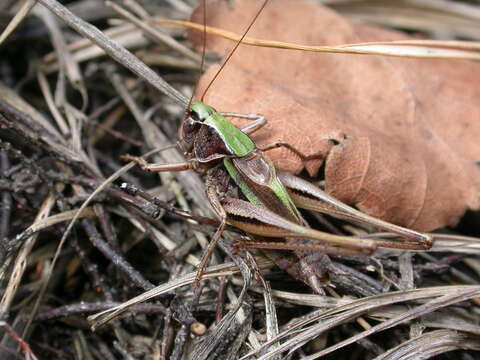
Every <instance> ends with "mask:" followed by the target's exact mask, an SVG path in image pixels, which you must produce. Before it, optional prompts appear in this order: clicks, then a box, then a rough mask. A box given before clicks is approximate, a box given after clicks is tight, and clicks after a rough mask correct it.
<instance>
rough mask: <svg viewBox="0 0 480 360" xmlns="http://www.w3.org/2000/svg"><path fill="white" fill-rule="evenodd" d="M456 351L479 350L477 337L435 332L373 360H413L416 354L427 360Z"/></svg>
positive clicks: (408, 342)
mask: <svg viewBox="0 0 480 360" xmlns="http://www.w3.org/2000/svg"><path fill="white" fill-rule="evenodd" d="M458 349H465V350H476V351H478V350H480V344H479V343H478V337H477V336H475V335H472V334H467V333H462V332H457V331H452V330H436V331H432V332H429V333H426V334H423V335H420V336H418V337H416V338H413V339H411V340H408V341H405V342H404V343H402V344H400V345H398V346H396V347H395V348H393V349H390V350H388V351H387V352H385V353H384V354H382V355H380V356H377V357H376V358H375V360H397V359H398V360H400V359H401V360H414V359H418V354H422V357H424V358H425V359H428V358H430V357H433V356H436V355H440V354H443V353H445V352H448V351H452V350H458Z"/></svg>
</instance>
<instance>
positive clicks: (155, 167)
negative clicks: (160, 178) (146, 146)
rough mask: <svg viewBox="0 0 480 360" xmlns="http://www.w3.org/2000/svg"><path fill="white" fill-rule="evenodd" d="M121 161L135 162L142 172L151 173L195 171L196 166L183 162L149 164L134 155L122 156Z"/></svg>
mask: <svg viewBox="0 0 480 360" xmlns="http://www.w3.org/2000/svg"><path fill="white" fill-rule="evenodd" d="M120 159H121V160H123V161H133V162H135V163H137V164H138V165H139V166H140V168H141V169H142V170H144V171H150V172H165V171H172V172H177V171H185V170H193V169H194V165H193V163H192V162H181V163H171V164H159V163H149V162H147V161H146V160H145V159H144V158H142V157H138V156H132V155H122V156H121V157H120Z"/></svg>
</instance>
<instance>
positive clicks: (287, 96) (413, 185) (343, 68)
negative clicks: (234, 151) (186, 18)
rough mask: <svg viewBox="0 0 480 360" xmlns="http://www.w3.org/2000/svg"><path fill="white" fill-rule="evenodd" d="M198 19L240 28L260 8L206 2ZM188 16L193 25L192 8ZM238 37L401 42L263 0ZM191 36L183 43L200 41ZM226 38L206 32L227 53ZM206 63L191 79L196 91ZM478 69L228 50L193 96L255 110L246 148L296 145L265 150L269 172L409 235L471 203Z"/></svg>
mask: <svg viewBox="0 0 480 360" xmlns="http://www.w3.org/2000/svg"><path fill="white" fill-rule="evenodd" d="M207 6H208V8H207V23H208V25H211V26H215V27H219V28H223V29H226V30H230V31H233V32H236V33H240V34H241V33H243V32H244V30H245V29H246V27H247V25H248V24H249V23H250V22H251V20H252V18H253V16H254V14H255V13H256V11H258V8H259V6H260V2H259V1H255V0H244V1H240V2H238V1H237V2H235V3H233V5H231V6H228V5H226V4H224V2H223V1H208V2H207ZM193 21H195V22H199V23H203V16H202V15H201V14H200V13H199V12H197V13H196V14H195V15H194V17H193ZM248 35H249V36H250V37H255V38H260V39H270V40H279V41H288V42H295V43H300V44H310V45H340V44H346V43H358V42H367V41H385V40H401V39H406V38H408V37H407V36H406V35H405V34H402V33H399V32H394V31H389V30H385V29H380V28H375V27H371V26H365V25H353V24H351V23H350V22H348V21H347V20H346V19H345V18H343V17H342V16H340V15H339V14H337V13H335V12H333V11H332V10H329V9H327V8H323V7H320V6H318V5H316V4H313V3H310V2H308V1H298V0H276V1H270V3H269V4H268V5H267V7H266V9H265V10H264V12H263V13H262V14H261V15H260V18H259V19H258V20H257V22H256V23H255V24H254V26H253V28H252V29H251V31H250V32H249V34H248ZM202 36H203V34H201V33H198V32H197V33H196V34H195V35H194V36H192V39H193V40H194V41H195V39H196V41H197V42H196V43H197V44H198V45H199V46H201V44H202V40H201V39H202ZM233 45H234V44H233V43H232V42H231V41H228V40H224V39H220V38H215V37H213V36H209V37H208V40H207V48H208V50H209V51H214V52H216V53H219V54H221V55H224V54H227V53H228V50H229V49H230V48H231V47H232V46H233ZM217 70H218V66H213V67H212V68H210V69H209V70H208V72H207V73H206V74H205V75H204V76H203V77H202V79H201V80H200V84H199V87H198V89H197V94H202V93H203V91H204V88H205V87H206V85H207V84H208V82H209V79H211V78H212V76H213V74H215V73H216V72H217ZM479 74H480V65H479V64H478V63H474V62H468V61H461V60H431V59H429V60H427V59H404V58H402V59H399V58H387V57H380V56H357V55H344V54H315V53H306V52H300V51H289V50H280V49H265V48H259V47H249V46H240V47H239V49H238V50H237V51H236V53H235V54H234V55H233V57H232V58H231V59H230V61H229V63H228V65H227V66H226V68H225V69H224V71H223V72H222V73H221V74H220V76H219V78H218V79H217V80H216V81H215V82H214V84H213V85H212V87H211V89H210V90H209V91H208V92H207V94H206V96H205V99H204V100H205V102H207V103H208V104H210V105H212V106H214V107H215V108H217V110H219V111H228V112H241V113H261V114H264V115H265V116H266V117H267V118H268V120H269V123H268V125H267V126H266V127H265V128H264V129H262V130H261V131H259V132H258V133H256V134H255V136H254V140H255V141H256V142H257V143H258V144H267V143H271V142H273V141H277V140H283V141H286V142H289V143H290V144H292V145H294V146H295V147H296V148H298V149H300V150H301V151H302V152H303V153H305V154H307V155H309V154H315V153H320V155H319V157H318V159H317V160H312V161H308V162H307V163H306V164H305V167H304V165H303V164H302V162H301V161H300V159H299V158H298V157H296V156H295V155H294V154H292V153H290V152H289V151H288V150H285V149H277V150H273V151H271V152H269V155H270V156H271V157H272V159H274V161H275V162H276V164H277V166H278V167H279V168H282V169H285V170H289V171H292V172H295V173H298V172H300V171H302V170H303V169H304V168H305V169H306V170H307V171H308V173H309V175H310V176H312V177H315V176H317V175H318V172H319V170H320V167H321V166H322V164H323V163H324V164H325V182H326V190H327V192H328V193H330V194H331V195H333V196H335V197H336V198H338V199H340V200H342V201H344V202H345V203H347V204H352V205H355V206H357V207H358V208H359V209H360V210H362V211H364V212H366V213H368V214H370V215H373V216H376V217H379V218H382V219H385V220H388V221H391V222H393V223H396V224H400V225H403V226H408V227H411V228H414V229H417V230H421V231H430V230H433V229H436V228H440V227H443V226H445V225H453V224H455V223H456V222H457V221H458V219H459V218H460V217H461V216H462V214H463V213H464V212H465V210H466V209H469V208H470V209H478V208H479V205H480V204H479V194H478V190H479V187H480V178H479V169H478V166H477V165H476V162H477V161H479V160H480V145H479V140H478V139H479V138H480V121H479V120H480V107H479V106H478V99H479V98H480V87H479V86H478V84H479V83H480V75H479Z"/></svg>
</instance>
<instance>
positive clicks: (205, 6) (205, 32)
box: [186, 0, 207, 112]
mask: <svg viewBox="0 0 480 360" xmlns="http://www.w3.org/2000/svg"><path fill="white" fill-rule="evenodd" d="M202 4H203V48H202V61H201V62H200V73H202V72H203V67H204V66H205V49H206V48H207V0H202ZM197 86H198V81H197V84H196V85H195V89H193V92H192V95H191V96H190V99H189V100H188V105H187V109H186V111H187V112H188V110H189V109H190V105H192V100H193V95H194V94H195V91H196V90H197ZM202 99H203V96H202Z"/></svg>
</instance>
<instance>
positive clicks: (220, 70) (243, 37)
mask: <svg viewBox="0 0 480 360" xmlns="http://www.w3.org/2000/svg"><path fill="white" fill-rule="evenodd" d="M267 3H268V0H265V1H264V2H263V4H262V6H261V7H260V9H259V10H258V12H257V14H256V15H255V17H254V18H253V20H252V21H251V22H250V24H249V25H248V27H247V29H246V30H245V32H244V33H243V35H242V37H241V38H240V40H238V41H237V43H236V44H235V46H234V47H233V49H232V51H230V54H228V56H227V57H226V59H225V61H224V62H223V64H222V66H220V69H218V71H217V73H216V74H215V76H214V77H213V79H212V80H210V83H209V84H208V86H207V87H206V88H205V91H204V92H203V94H202V97H201V99H200V100H201V101H202V102H203V98H204V97H205V94H206V93H207V91H208V90H209V89H210V87H211V86H212V84H213V83H214V81H215V80H216V79H217V78H218V75H219V74H220V73H221V72H222V70H223V68H224V67H225V65H227V63H228V61H229V60H230V58H231V57H232V55H233V54H234V53H235V51H236V50H237V48H238V47H239V46H240V44H241V43H242V41H243V39H245V36H247V33H248V32H249V31H250V28H251V27H252V26H253V24H254V23H255V22H256V21H257V18H258V17H259V16H260V13H261V12H262V11H263V9H264V8H265V6H266V5H267ZM204 4H205V2H204ZM204 10H205V9H204ZM204 20H206V16H205V12H204ZM203 24H204V28H203V30H204V32H205V33H206V31H207V30H206V21H204V23H203ZM205 38H206V36H205V37H204V39H205ZM205 43H206V42H205V40H204V45H205ZM203 51H204V55H205V48H203Z"/></svg>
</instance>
